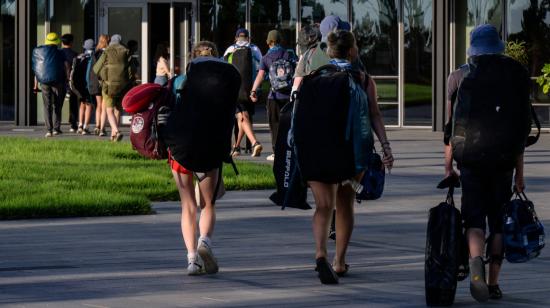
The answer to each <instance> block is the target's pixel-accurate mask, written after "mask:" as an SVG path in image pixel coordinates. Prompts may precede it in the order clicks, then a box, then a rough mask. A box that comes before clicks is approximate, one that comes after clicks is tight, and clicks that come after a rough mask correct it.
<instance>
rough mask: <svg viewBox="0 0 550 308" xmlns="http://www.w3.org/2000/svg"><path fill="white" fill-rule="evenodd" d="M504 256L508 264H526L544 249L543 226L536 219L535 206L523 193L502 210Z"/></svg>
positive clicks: (517, 195)
mask: <svg viewBox="0 0 550 308" xmlns="http://www.w3.org/2000/svg"><path fill="white" fill-rule="evenodd" d="M504 211H505V214H504V228H503V229H504V232H503V236H504V255H505V256H506V260H508V262H510V263H521V262H527V261H529V260H531V259H533V258H536V257H538V256H539V255H540V252H541V250H542V248H544V237H545V234H544V226H543V225H542V223H541V222H540V220H539V218H538V217H537V213H536V212H535V205H534V204H533V202H531V201H529V199H527V196H526V195H525V193H522V194H521V195H520V194H517V193H516V198H515V199H513V200H511V201H510V202H509V203H508V204H506V206H505V208H504Z"/></svg>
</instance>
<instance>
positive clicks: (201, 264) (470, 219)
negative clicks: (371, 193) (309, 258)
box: [172, 16, 530, 302]
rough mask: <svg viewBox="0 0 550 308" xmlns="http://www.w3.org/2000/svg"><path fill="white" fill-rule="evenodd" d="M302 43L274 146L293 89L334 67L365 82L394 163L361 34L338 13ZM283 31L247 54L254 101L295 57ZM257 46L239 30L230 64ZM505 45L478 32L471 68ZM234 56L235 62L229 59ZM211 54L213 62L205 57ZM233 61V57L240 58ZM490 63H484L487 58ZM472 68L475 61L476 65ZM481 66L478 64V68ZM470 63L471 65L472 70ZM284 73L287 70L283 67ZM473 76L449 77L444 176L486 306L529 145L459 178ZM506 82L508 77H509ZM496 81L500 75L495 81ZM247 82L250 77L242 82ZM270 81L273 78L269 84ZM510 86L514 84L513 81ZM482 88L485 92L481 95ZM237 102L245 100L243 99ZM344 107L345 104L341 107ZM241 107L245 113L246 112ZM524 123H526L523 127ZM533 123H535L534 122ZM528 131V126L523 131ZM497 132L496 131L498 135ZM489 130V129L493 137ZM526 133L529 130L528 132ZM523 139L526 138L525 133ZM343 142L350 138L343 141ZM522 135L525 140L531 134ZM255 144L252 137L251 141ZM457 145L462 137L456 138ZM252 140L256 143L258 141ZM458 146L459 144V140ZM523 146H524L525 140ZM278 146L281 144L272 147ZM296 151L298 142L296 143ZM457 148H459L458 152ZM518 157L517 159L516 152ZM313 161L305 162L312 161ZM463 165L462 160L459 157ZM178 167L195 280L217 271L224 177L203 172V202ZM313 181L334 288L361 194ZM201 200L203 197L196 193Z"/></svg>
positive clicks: (494, 293) (521, 82) (277, 101)
mask: <svg viewBox="0 0 550 308" xmlns="http://www.w3.org/2000/svg"><path fill="white" fill-rule="evenodd" d="M300 35H301V36H302V37H300V38H299V40H300V41H301V42H303V43H304V44H303V49H302V50H301V56H300V58H299V59H298V60H297V62H296V63H295V67H294V75H293V79H292V86H291V88H290V89H285V91H286V92H285V91H277V90H275V89H274V86H273V83H272V90H271V91H270V93H269V95H268V107H267V109H268V115H269V117H268V118H269V121H270V123H269V124H270V128H271V136H272V140H273V142H274V141H275V140H276V139H277V137H276V136H277V133H278V132H277V118H278V115H279V110H280V108H281V107H282V106H283V105H285V104H288V103H289V102H290V103H292V102H293V97H295V94H294V93H295V92H299V91H300V87H301V85H302V83H303V82H304V80H305V78H307V76H308V75H309V74H311V73H312V72H315V70H316V69H318V68H319V67H320V66H323V65H326V64H332V65H333V66H336V67H337V68H338V69H339V70H341V71H346V72H349V73H350V76H353V79H354V82H355V83H356V84H358V85H360V87H361V90H362V91H364V93H365V95H366V96H367V97H368V113H367V114H368V115H367V116H368V118H369V119H368V121H369V123H371V124H370V125H371V127H372V131H373V132H374V134H376V136H377V137H378V141H379V142H380V146H381V148H382V152H383V158H382V160H383V165H384V166H385V167H386V168H388V169H390V168H392V166H393V162H394V158H393V155H392V149H391V147H390V142H389V140H388V138H387V136H386V131H385V128H384V123H383V120H382V116H381V113H380V110H379V107H378V104H377V90H376V83H375V82H374V80H373V79H372V78H371V77H369V75H368V74H367V72H366V70H365V66H364V65H363V63H361V60H360V59H359V52H358V48H357V44H356V40H355V37H354V35H353V33H352V32H350V27H349V24H348V23H347V22H345V21H342V20H340V19H339V18H338V17H336V16H328V17H327V18H325V20H323V22H322V23H321V24H320V25H311V26H309V25H308V26H305V27H304V29H302V31H301V33H300ZM280 42H281V38H280V34H279V33H278V32H277V31H276V30H273V31H271V32H269V34H268V37H267V41H266V43H267V44H268V45H269V51H268V53H267V54H266V55H264V56H263V57H262V58H261V59H260V58H259V56H255V55H257V54H259V52H258V51H257V50H256V49H255V48H252V49H251V50H249V52H250V53H251V54H252V55H254V56H253V57H254V60H255V61H256V62H257V63H258V65H259V66H258V70H257V74H255V77H254V78H253V79H254V82H253V84H252V87H251V89H250V91H249V93H247V94H248V95H249V98H250V100H249V101H248V102H255V101H257V94H256V93H257V91H258V89H259V86H260V85H261V83H262V81H263V80H264V79H265V78H266V77H267V78H268V79H270V78H273V76H274V75H272V74H269V72H270V71H273V67H274V63H276V62H277V61H279V60H281V59H284V60H288V59H292V57H293V55H291V54H289V52H288V51H287V50H285V49H284V48H282V47H281V46H280ZM244 45H246V46H249V48H250V46H252V45H250V43H249V37H248V31H246V30H245V29H239V30H238V31H237V33H236V44H235V45H233V46H231V47H230V48H229V49H228V50H227V51H226V53H225V54H226V57H225V58H226V59H227V58H230V57H231V54H232V53H235V52H236V50H239V48H240V46H244ZM503 52H504V48H503V43H502V41H501V40H500V38H499V35H498V31H497V30H496V29H495V28H494V27H493V26H490V25H482V26H479V27H477V28H476V29H474V30H473V31H472V33H471V47H470V49H469V53H468V55H469V57H470V62H471V63H477V62H476V61H478V60H479V59H482V60H483V59H492V58H498V59H501V58H502V57H504V56H503V55H502V54H503ZM228 55H229V57H228ZM194 57H195V59H194V60H193V61H207V60H208V58H210V59H216V60H217V61H219V55H218V52H217V48H216V46H215V45H214V44H213V43H212V42H206V41H203V42H200V43H199V44H197V46H195V50H194ZM204 57H206V58H207V59H204ZM234 57H235V56H234ZM504 58H506V59H505V60H503V61H504V62H503V63H507V64H506V65H511V66H513V67H514V69H517V70H518V72H523V70H524V69H523V68H521V67H520V66H519V65H518V66H517V67H516V66H515V65H516V64H515V61H514V60H512V59H510V58H507V57H504ZM483 61H485V60H483ZM472 65H474V64H470V66H472ZM474 66H475V65H474ZM474 66H472V67H474ZM490 73H491V72H486V71H483V70H481V71H476V74H490ZM281 74H283V75H284V72H283V71H282V70H281ZM465 76H467V73H466V74H465V70H464V69H463V68H461V69H459V70H457V71H455V72H453V73H452V74H451V75H450V77H449V107H448V108H449V115H450V116H449V119H448V122H449V124H448V125H447V129H448V131H447V133H446V138H445V143H446V146H445V155H446V156H445V175H446V177H449V178H460V180H461V182H462V185H463V195H462V217H463V222H464V228H465V234H466V237H467V239H468V244H469V245H468V246H469V251H470V266H469V270H470V277H471V282H470V289H471V293H472V296H473V297H474V298H475V299H476V300H478V301H481V302H482V301H486V300H488V299H489V298H491V299H499V298H501V297H502V291H501V289H500V287H499V285H498V277H499V272H500V268H501V265H502V259H503V253H504V252H503V244H502V232H503V230H502V221H501V220H502V219H501V218H502V214H503V207H504V204H505V203H506V201H508V200H509V198H510V196H511V194H512V189H511V188H512V182H514V183H515V185H514V186H515V191H516V192H522V191H523V190H524V188H525V184H524V180H523V154H522V153H523V148H524V146H525V143H523V145H522V144H518V145H517V148H518V149H520V148H521V153H520V154H518V155H517V156H514V157H513V158H512V159H511V161H512V162H513V164H511V165H510V164H507V165H498V166H499V167H498V168H496V169H491V170H490V171H488V170H487V169H484V168H486V167H487V166H483V165H469V164H467V163H466V162H465V161H462V160H460V161H461V162H463V163H459V164H458V168H459V170H460V175H458V172H457V171H455V169H454V167H453V153H457V152H456V151H454V152H453V150H452V145H451V143H452V142H450V141H449V139H452V138H451V137H450V136H451V135H453V134H455V133H456V132H454V131H453V132H451V130H452V128H451V127H454V126H453V125H454V123H452V122H453V116H452V113H453V112H452V110H453V109H454V107H453V106H452V104H454V102H455V98H454V96H455V95H456V92H457V91H458V88H459V87H460V84H461V82H462V80H463V78H465ZM509 77H510V76H508V77H504V75H503V78H509ZM495 78H498V76H496V77H495ZM510 78H512V79H513V78H516V79H515V80H516V81H517V84H516V85H515V86H513V87H515V89H514V91H516V92H517V93H520V92H521V93H523V94H525V93H527V95H526V96H525V95H523V94H521V95H523V96H521V97H522V99H526V100H527V101H526V102H522V103H529V102H528V99H529V97H528V93H529V81H528V74H527V72H526V70H525V74H523V73H522V74H518V75H517V76H513V77H510ZM243 79H244V78H243ZM270 81H271V80H270ZM508 81H509V80H508ZM481 91H483V90H481ZM239 103H243V102H242V101H239ZM342 104H344V102H342ZM241 108H243V109H241ZM245 110H246V106H245V107H242V106H240V107H238V108H237V114H239V113H241V115H240V116H238V118H237V119H238V121H239V128H243V131H244V133H246V134H248V133H249V132H250V131H251V130H250V127H249V126H248V123H247V121H246V112H245ZM499 111H500V106H497V108H496V112H497V113H498V112H499ZM518 125H523V126H525V125H524V124H521V123H520V124H518ZM529 125H530V124H529ZM523 126H522V127H523ZM492 133H493V134H498V132H492ZM523 133H525V132H522V134H523ZM490 134H491V132H490V131H489V135H490ZM527 134H528V133H527ZM522 136H523V135H522ZM341 138H345V137H344V136H341ZM522 138H524V139H525V138H526V137H525V136H524V137H522ZM251 139H252V138H251ZM455 139H456V140H459V139H460V138H458V137H457V138H455ZM239 141H240V139H237V143H235V145H234V149H233V153H235V152H238V151H239V150H240V149H239V143H238V142H239ZM252 142H253V143H254V144H256V142H254V139H252ZM457 142H458V141H457ZM520 143H521V142H520ZM274 146H275V145H274ZM297 146H298V145H297ZM455 150H456V149H455ZM514 155H515V154H514ZM306 160H307V159H306ZM457 161H459V160H457ZM332 163H333V162H331V161H326V162H325V165H319V166H314V167H317V168H319V169H323V168H326V166H328V165H329V164H332ZM175 166H176V167H178V168H179V167H181V166H177V164H172V171H173V174H174V179H175V181H176V183H177V186H178V190H179V193H180V196H181V205H182V220H181V227H182V233H183V238H184V241H185V244H186V247H187V251H188V273H189V275H200V274H204V273H210V274H211V273H215V272H217V271H218V265H217V260H216V258H215V257H214V254H213V251H212V247H213V244H212V235H213V230H214V224H215V209H214V202H215V199H216V198H215V197H214V195H216V194H215V191H216V189H215V187H216V183H218V181H219V180H220V179H219V178H218V177H219V176H220V175H219V173H218V170H217V169H213V170H210V171H209V172H206V173H200V175H197V177H199V184H198V186H199V191H200V194H199V195H200V201H197V199H196V196H195V193H194V188H193V172H191V171H188V170H185V168H183V170H182V169H178V168H176V167H175ZM363 173H364V171H363V172H357V173H356V174H354V175H353V176H352V179H354V180H358V179H360V178H361V176H362V175H363ZM303 180H304V181H306V182H307V185H308V187H309V188H310V189H311V191H312V192H313V196H314V199H315V204H316V208H315V213H314V215H313V235H314V240H315V243H316V244H315V260H316V268H315V270H316V271H317V272H318V277H319V279H320V281H321V283H324V284H334V283H338V282H339V279H340V277H343V276H345V275H346V274H347V273H348V271H349V270H350V267H349V265H348V264H347V263H346V252H347V248H348V245H349V242H350V238H351V234H352V232H353V225H354V211H353V208H354V201H355V197H356V196H355V191H354V190H353V188H352V187H351V186H350V185H349V184H347V183H349V181H344V182H338V183H334V182H323V181H319V180H316V179H308V178H303ZM197 196H198V195H197ZM197 202H198V203H199V208H200V209H201V212H200V215H199V219H198V222H197V220H196V218H197ZM331 220H333V223H334V224H335V229H336V235H335V240H336V252H335V255H334V257H333V259H332V261H329V260H328V251H327V238H328V236H327V235H329V228H330V224H331ZM487 220H488V228H489V232H490V233H489V234H490V239H489V240H488V247H487V255H488V256H490V258H489V261H488V263H489V274H488V275H487V276H486V274H485V265H484V264H485V260H484V259H483V256H484V251H485V249H486V248H485V246H486V228H487ZM197 237H198V240H197Z"/></svg>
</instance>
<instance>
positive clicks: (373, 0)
mask: <svg viewBox="0 0 550 308" xmlns="http://www.w3.org/2000/svg"><path fill="white" fill-rule="evenodd" d="M352 3H353V4H352V16H353V17H352V20H353V32H354V34H355V38H356V39H357V47H359V55H360V57H361V60H362V61H363V64H365V66H366V68H367V71H368V72H369V74H371V75H376V76H397V75H398V71H399V70H398V60H399V59H398V51H397V50H398V43H399V42H398V35H397V30H398V15H397V14H398V8H399V1H398V0H357V1H352Z"/></svg>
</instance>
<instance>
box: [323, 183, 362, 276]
mask: <svg viewBox="0 0 550 308" xmlns="http://www.w3.org/2000/svg"><path fill="white" fill-rule="evenodd" d="M337 194H338V197H337V199H336V255H335V257H334V262H333V264H334V270H335V271H336V272H343V271H345V270H346V251H347V249H348V244H349V241H350V239H351V233H352V232H353V224H354V217H353V204H354V197H355V193H354V191H353V189H352V188H351V187H350V186H349V185H343V186H341V185H340V186H339V187H338V192H337ZM325 237H326V236H325Z"/></svg>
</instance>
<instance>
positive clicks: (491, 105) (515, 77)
mask: <svg viewBox="0 0 550 308" xmlns="http://www.w3.org/2000/svg"><path fill="white" fill-rule="evenodd" d="M530 89H531V81H530V79H529V74H528V72H527V70H526V69H525V68H524V67H522V66H521V64H519V63H518V62H517V61H515V60H513V59H512V58H509V57H507V56H503V55H482V56H476V57H470V59H469V60H468V71H467V72H466V73H465V74H464V78H463V80H462V82H461V84H460V87H459V89H458V92H457V94H456V102H455V104H454V110H453V120H452V135H451V144H452V148H453V158H454V159H455V160H456V161H457V163H458V164H459V165H461V166H467V167H474V168H484V169H489V168H492V169H510V168H513V167H514V166H515V163H516V159H517V157H518V155H519V154H521V153H523V151H524V149H525V147H526V146H529V145H531V144H533V143H535V142H536V139H538V135H537V137H533V138H528V136H529V133H530V131H531V123H532V122H531V121H532V119H535V122H536V123H537V126H539V127H540V124H538V120H537V119H536V116H534V110H533V108H532V106H531V102H530ZM539 131H540V129H539Z"/></svg>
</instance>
